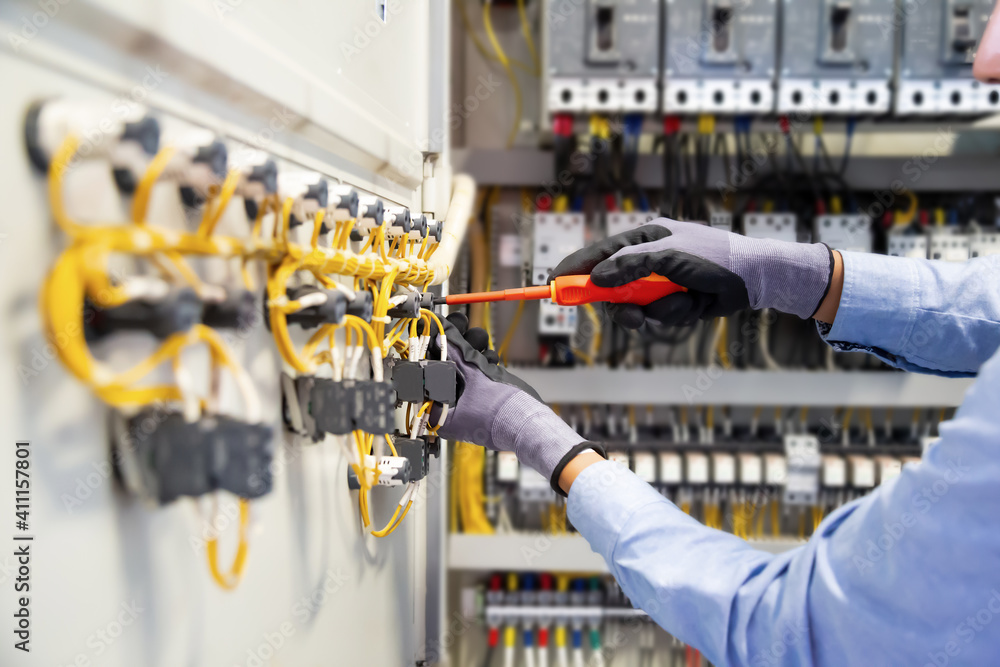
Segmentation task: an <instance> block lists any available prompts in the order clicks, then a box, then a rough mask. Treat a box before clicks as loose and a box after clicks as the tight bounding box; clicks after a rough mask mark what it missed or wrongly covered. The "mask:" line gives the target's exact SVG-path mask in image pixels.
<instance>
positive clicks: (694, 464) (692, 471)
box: [684, 452, 708, 484]
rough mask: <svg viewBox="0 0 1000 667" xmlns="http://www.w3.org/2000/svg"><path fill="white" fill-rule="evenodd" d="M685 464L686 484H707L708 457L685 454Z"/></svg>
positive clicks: (697, 454) (693, 453) (691, 453)
mask: <svg viewBox="0 0 1000 667" xmlns="http://www.w3.org/2000/svg"><path fill="white" fill-rule="evenodd" d="M684 460H685V462H686V463H687V476H686V480H685V481H687V483H688V484H708V457H707V456H705V455H704V454H699V453H698V452H687V453H686V454H685V455H684Z"/></svg>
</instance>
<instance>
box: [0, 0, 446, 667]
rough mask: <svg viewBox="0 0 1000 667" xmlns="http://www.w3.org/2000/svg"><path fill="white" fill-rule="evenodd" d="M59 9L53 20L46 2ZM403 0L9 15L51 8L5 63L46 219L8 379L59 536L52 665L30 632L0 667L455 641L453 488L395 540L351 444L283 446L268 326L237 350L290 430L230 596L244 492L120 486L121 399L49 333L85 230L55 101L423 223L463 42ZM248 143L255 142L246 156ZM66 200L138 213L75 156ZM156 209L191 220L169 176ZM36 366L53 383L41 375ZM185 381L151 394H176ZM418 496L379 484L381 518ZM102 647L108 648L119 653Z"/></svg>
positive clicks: (7, 266) (20, 260)
mask: <svg viewBox="0 0 1000 667" xmlns="http://www.w3.org/2000/svg"><path fill="white" fill-rule="evenodd" d="M49 6H51V7H52V8H53V9H54V11H55V14H54V15H52V14H46V13H45V12H44V11H43V10H44V9H45V8H46V7H49ZM386 8H387V9H386V13H385V17H384V18H385V20H384V21H383V20H382V19H381V18H379V17H377V16H376V14H375V12H374V9H375V3H374V2H358V3H342V2H334V3H310V5H309V8H308V11H306V10H305V8H304V7H302V6H299V5H296V4H294V3H285V2H280V1H278V0H256V1H255V2H238V1H236V0H225V1H223V2H175V1H172V0H129V1H127V2H126V1H125V0H91V1H88V2H81V3H66V2H62V3H57V2H53V3H41V4H39V3H37V2H33V1H29V0H12V1H10V2H4V3H0V27H2V28H3V34H4V35H16V36H20V35H21V34H22V33H21V31H22V29H23V28H24V25H25V24H26V23H27V24H29V25H32V26H33V25H34V24H31V21H32V17H33V16H34V17H38V16H43V17H44V20H45V25H44V27H43V28H40V29H37V30H34V29H33V30H32V34H31V35H30V39H29V40H28V41H27V43H26V45H25V46H24V47H23V48H21V49H17V50H15V49H7V50H5V51H4V52H3V53H2V54H0V70H2V71H3V73H4V75H3V79H4V84H5V88H4V90H5V97H4V99H5V102H4V105H3V107H2V110H0V127H2V128H3V132H2V133H0V149H2V152H3V155H4V161H3V164H2V166H0V174H2V178H3V181H4V183H5V184H6V186H7V187H6V188H5V192H6V195H7V196H6V198H5V205H6V210H7V212H8V214H9V215H12V216H15V217H16V218H17V219H19V220H24V221H30V223H26V224H24V225H20V226H18V227H17V231H16V232H12V233H11V234H10V235H9V236H8V235H7V234H3V235H0V239H2V240H0V263H2V264H3V266H4V277H5V280H4V283H3V287H2V288H0V306H2V308H3V311H4V313H6V314H7V315H6V316H7V320H6V325H5V340H6V343H7V344H6V345H5V347H4V353H3V355H2V357H0V365H2V366H3V367H4V368H6V369H7V371H8V372H5V373H4V374H3V380H2V385H0V386H2V388H0V396H2V397H3V398H4V399H5V400H3V401H0V424H3V427H2V430H3V434H4V439H5V442H7V443H13V442H14V441H15V440H30V441H31V442H32V448H33V452H34V458H33V468H32V473H33V479H32V484H33V491H34V494H33V498H32V518H33V520H34V521H35V526H33V528H35V527H37V540H38V541H37V542H36V544H38V545H39V547H38V550H37V552H36V555H35V560H34V562H33V565H34V567H35V576H36V580H35V581H33V582H32V583H33V584H37V585H34V586H33V587H32V591H31V612H32V626H33V627H32V629H33V640H32V644H31V654H30V656H22V655H21V653H20V652H19V651H15V650H14V649H13V648H12V642H10V641H8V642H5V643H4V645H3V646H2V647H0V664H4V665H18V664H28V663H26V662H24V659H25V658H27V657H30V660H29V661H28V662H30V663H32V664H48V665H83V664H94V665H97V664H99V665H102V666H104V667H133V666H135V665H150V666H153V665H162V666H170V665H182V664H204V665H222V664H225V665H253V664H268V663H270V664H279V663H280V664H284V665H305V664H322V663H329V662H330V661H331V659H332V660H333V661H334V662H337V663H338V664H356V665H362V664H371V665H389V664H393V665H402V664H411V665H412V664H415V663H416V662H419V661H421V660H423V659H424V658H425V657H427V652H428V651H433V650H434V644H431V643H429V642H428V638H427V636H426V635H425V630H426V626H425V624H426V623H428V614H427V613H426V612H425V609H427V607H426V604H427V600H428V591H432V590H434V588H433V584H430V583H429V581H428V578H427V572H428V563H427V562H426V560H425V558H426V557H427V556H428V554H430V553H432V552H434V551H436V549H437V548H436V546H435V545H433V544H430V543H429V542H428V539H427V535H428V527H427V526H428V512H427V508H428V507H429V506H433V503H434V502H435V500H434V497H435V493H434V492H432V493H428V494H426V497H422V498H419V499H418V500H417V502H416V503H415V504H414V506H413V508H412V509H411V511H410V513H409V516H408V518H407V520H406V521H405V522H404V523H403V524H401V526H400V528H399V530H397V531H396V532H395V533H394V534H393V535H391V536H390V537H388V538H386V539H384V540H382V541H379V540H376V539H374V538H372V537H365V536H364V535H363V534H362V533H361V531H360V529H359V524H358V512H357V499H356V494H353V495H352V494H351V493H350V492H349V491H348V489H347V475H346V462H345V459H344V457H343V455H342V454H341V450H340V449H339V448H338V447H336V445H335V444H334V443H332V442H325V443H322V444H319V445H313V444H308V445H305V444H304V443H302V442H299V441H297V440H292V439H288V438H284V439H283V438H282V437H281V426H280V414H279V413H280V403H281V399H280V394H279V386H280V383H279V377H278V371H279V368H280V365H279V362H278V360H277V355H276V352H275V348H274V344H273V340H272V338H271V336H270V334H269V332H268V331H267V329H266V327H264V326H263V324H262V322H260V321H259V320H258V321H257V322H256V323H254V325H253V326H248V327H247V328H246V330H245V331H244V330H241V331H239V335H236V334H235V333H234V334H233V335H232V339H233V340H232V341H231V343H230V344H231V347H232V348H233V351H234V354H235V355H236V356H237V358H238V360H239V362H240V363H241V364H244V365H245V367H246V368H247V371H248V373H249V375H250V377H251V378H252V380H253V382H254V384H255V386H256V387H257V389H258V392H260V398H261V403H262V405H263V407H264V414H263V417H264V420H265V423H267V424H271V425H274V427H275V450H276V451H275V459H274V478H275V481H274V489H273V491H272V492H271V493H270V494H268V495H267V496H265V497H264V498H262V499H260V500H257V501H254V502H253V503H252V505H251V518H250V525H249V552H248V556H247V565H246V570H245V573H244V575H243V579H242V582H241V584H240V586H239V587H238V588H237V589H236V590H234V591H223V590H220V589H219V588H218V587H216V585H215V584H214V583H213V581H212V580H211V578H210V575H209V572H208V567H207V565H206V539H208V538H209V537H211V536H213V535H218V536H219V561H220V562H222V563H223V567H226V566H227V565H228V562H229V561H231V559H232V558H233V555H234V554H235V552H236V539H235V538H236V533H237V532H238V526H237V523H238V521H237V519H236V517H237V516H238V509H237V503H236V501H235V500H234V498H233V497H231V496H225V495H224V496H223V497H221V498H219V502H218V510H219V513H218V515H214V514H213V512H212V503H211V502H209V499H206V502H205V503H204V504H203V505H198V504H196V503H195V502H193V501H191V500H181V501H177V502H175V503H172V504H170V505H168V506H164V507H158V508H157V507H148V506H145V505H144V504H142V503H141V502H138V501H135V500H130V499H129V498H128V497H126V495H125V494H123V493H122V492H121V489H120V487H119V484H118V482H117V481H116V480H115V479H114V475H113V472H112V469H111V466H110V464H109V439H110V436H109V433H108V429H107V417H108V407H107V406H106V405H105V404H103V403H102V402H101V401H100V400H98V399H97V398H96V397H95V396H94V395H93V394H92V393H91V391H90V390H89V389H88V388H87V387H86V386H84V385H83V384H82V383H81V382H79V381H77V380H76V379H75V378H73V377H71V376H70V374H69V373H68V372H67V371H66V370H65V368H64V367H63V366H62V364H61V363H60V361H59V360H58V359H56V358H55V354H54V352H51V350H52V348H51V346H50V345H49V344H48V342H47V340H46V339H45V337H44V335H43V332H42V330H41V328H40V322H39V317H38V309H37V304H38V301H39V299H38V296H39V289H40V286H41V285H42V283H43V281H44V279H45V277H46V273H47V272H48V270H49V268H50V267H51V266H52V264H53V261H54V259H55V258H56V256H57V254H58V253H59V252H60V251H61V250H62V249H63V248H64V247H65V246H66V244H67V239H66V238H65V237H64V235H61V234H60V233H59V232H58V230H56V228H55V225H54V224H53V222H52V216H51V213H50V210H49V207H48V200H47V197H46V182H45V179H44V178H43V177H41V176H39V175H38V174H37V173H36V172H35V171H34V170H33V169H32V167H31V165H30V164H29V161H28V158H27V156H26V154H25V147H24V143H23V136H22V135H23V130H22V128H23V124H24V119H25V112H26V111H27V109H28V108H29V106H30V105H31V104H32V103H33V102H35V101H37V100H40V99H50V98H56V97H58V98H66V99H76V98H79V99H87V100H95V101H97V102H99V103H102V104H104V105H105V107H106V108H107V109H108V114H109V116H111V117H113V116H114V115H115V114H117V113H118V112H119V109H122V108H125V107H128V106H130V105H133V104H135V103H137V102H140V101H141V102H142V104H144V105H147V106H149V107H151V108H153V109H154V110H155V112H156V113H157V114H158V115H159V116H160V117H162V118H163V119H165V120H169V119H178V118H179V119H183V121H184V122H185V123H192V124H195V125H198V126H201V127H207V128H211V130H212V131H213V132H218V133H220V134H222V135H223V136H224V137H225V138H226V140H227V142H229V141H230V140H232V141H233V142H236V143H230V160H231V161H232V162H231V163H238V162H239V160H241V159H245V154H248V153H250V152H252V151H261V150H262V151H266V152H268V153H271V154H272V155H275V156H276V157H277V159H278V160H281V161H285V162H284V164H288V165H291V164H292V163H294V164H295V165H299V166H301V167H302V168H308V169H314V170H317V171H322V172H323V173H325V174H330V175H334V176H336V177H339V178H341V179H343V181H344V182H345V183H349V184H351V185H352V186H355V187H359V188H363V189H365V190H367V191H369V192H373V193H376V194H378V195H379V196H381V197H384V198H385V199H386V200H387V201H392V202H394V203H396V204H400V205H408V206H411V207H412V208H413V209H414V210H420V206H421V201H422V194H421V184H422V182H423V177H424V174H423V165H422V162H423V153H422V151H424V150H426V149H427V141H428V138H429V136H428V135H429V129H428V127H429V124H428V114H429V111H428V110H429V107H430V96H431V95H432V94H433V91H434V90H435V87H434V85H432V82H431V80H430V71H429V63H428V53H429V51H430V46H431V41H432V40H440V41H442V42H444V41H447V37H446V35H443V34H435V32H434V30H432V29H431V28H430V25H429V3H428V2H427V1H426V0H414V1H412V2H402V3H391V2H390V3H387V4H386ZM5 39H6V38H5ZM445 81H446V78H445ZM438 90H439V92H441V93H442V95H443V94H444V90H443V88H440V87H439V88H438ZM443 99H444V98H443V97H442V104H441V108H442V109H444V108H445V107H444V103H443ZM442 119H443V114H442ZM168 125H169V123H165V124H164V136H166V134H167V131H168V130H169V129H170V128H169V127H168ZM237 144H238V145H239V146H243V147H249V148H244V149H243V150H242V152H240V151H237V150H234V147H235V146H236V145H237ZM442 166H445V165H444V164H442ZM65 199H66V203H67V207H68V208H70V209H71V211H72V212H73V214H74V215H76V216H79V217H80V218H83V219H85V220H88V221H108V222H112V221H120V220H125V219H127V216H128V211H129V209H128V203H129V202H128V200H127V199H124V200H123V198H122V197H121V195H120V193H119V192H118V191H117V189H116V187H115V183H114V181H113V179H112V178H111V174H110V169H109V168H108V164H107V163H106V162H101V161H99V160H96V161H90V160H82V161H79V162H78V163H74V164H73V166H72V167H71V169H70V170H69V171H68V173H67V176H66V189H65ZM445 204H446V202H445ZM147 217H148V218H149V219H150V220H151V221H155V222H156V223H157V224H165V222H166V221H172V220H180V221H183V224H184V225H185V226H187V229H188V231H190V230H191V229H192V228H191V227H190V226H188V225H189V224H190V221H189V220H188V219H187V217H186V216H185V209H184V207H183V206H182V204H181V202H180V200H179V198H178V196H177V188H176V185H171V184H170V183H164V184H162V187H161V186H159V185H158V186H156V187H154V189H153V192H152V197H151V200H150V205H149V210H148V213H147ZM195 224H197V220H195ZM217 229H220V230H226V233H227V234H230V233H231V234H232V235H233V236H245V235H246V233H247V230H248V226H247V219H246V214H245V213H244V212H243V206H242V204H235V205H233V206H230V207H229V209H227V211H226V213H225V214H224V215H223V217H222V218H221V219H220V220H219V223H218V227H217ZM207 264H208V262H206V266H205V267H204V269H205V271H206V272H207V274H209V275H210V276H211V277H215V278H222V277H225V276H226V275H228V274H227V273H226V271H223V269H225V267H222V266H207ZM197 268H198V270H199V271H200V270H201V268H202V267H201V266H200V264H199V266H198V267H197ZM238 273H239V272H238V270H237V272H236V277H237V279H238ZM258 287H262V283H258ZM154 347H155V340H154V339H152V337H150V336H148V335H145V334H139V333H136V334H122V335H121V338H120V339H117V338H116V340H115V341H114V344H113V345H112V344H101V345H100V346H99V349H98V350H97V352H98V353H99V354H101V355H106V357H107V359H108V360H109V363H110V364H112V366H115V365H116V364H118V362H124V361H126V357H127V358H128V360H131V359H133V358H134V355H135V354H142V353H146V354H148V353H149V352H151V351H152V350H153V349H154ZM46 350H49V352H46ZM50 352H51V353H50ZM202 352H203V350H192V354H191V356H190V358H189V359H187V360H186V362H187V363H190V367H191V368H192V369H203V368H205V367H206V366H207V361H208V360H207V354H202ZM19 366H22V367H24V368H31V369H33V373H35V374H33V375H32V376H31V377H30V378H28V379H27V380H23V379H19V377H18V374H17V372H16V370H15V369H17V368H18V367H19ZM169 371H170V369H169V367H168V368H166V369H163V372H162V373H160V371H157V372H155V373H154V374H153V375H152V376H151V380H152V381H154V382H155V381H157V378H159V379H160V380H165V379H166V378H169V377H170V373H169ZM220 403H221V404H222V409H224V410H234V411H237V410H239V408H240V404H239V400H238V398H237V394H236V392H235V391H234V387H233V386H231V383H230V382H229V379H228V378H225V379H224V381H223V383H222V391H221V394H220ZM4 451H5V452H7V453H6V454H5V455H4V456H0V462H2V463H3V465H6V466H7V468H8V469H12V466H13V462H14V459H13V447H11V446H8V447H5V448H4ZM401 492H402V490H401V489H400V490H399V491H398V492H397V491H396V490H394V489H380V490H379V492H378V493H376V492H373V493H372V506H371V512H372V514H373V515H374V520H375V521H376V522H378V523H379V524H380V525H381V524H384V523H385V522H386V521H387V520H388V519H389V517H390V516H391V515H392V511H393V509H394V508H395V507H396V503H397V501H398V499H399V495H400V493H401ZM11 497H12V496H11ZM438 497H439V498H440V496H438ZM8 537H9V535H8ZM13 562H14V560H13V557H11V556H10V554H8V555H7V556H0V568H10V567H12V565H11V564H12V563H13ZM10 585H11V582H10V580H8V582H7V586H10ZM9 590H12V589H9ZM12 604H13V597H12V596H11V595H4V596H2V598H0V611H2V613H3V614H4V616H5V617H6V618H8V619H10V618H12V617H13V607H12ZM123 619H127V620H128V623H125V622H124V621H123ZM373 624H377V625H378V627H379V633H380V637H381V639H380V640H379V641H377V642H362V641H358V638H359V637H366V636H370V634H371V632H372V627H373ZM102 635H103V636H104V637H107V638H108V641H104V640H103V639H98V637H99V636H102ZM331 656H336V657H335V658H331Z"/></svg>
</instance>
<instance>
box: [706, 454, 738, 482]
mask: <svg viewBox="0 0 1000 667" xmlns="http://www.w3.org/2000/svg"><path fill="white" fill-rule="evenodd" d="M712 481H713V482H715V483H716V484H735V483H736V464H735V462H734V460H733V455H732V454H725V453H723V452H713V453H712Z"/></svg>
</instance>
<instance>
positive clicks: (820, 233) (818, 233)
mask: <svg viewBox="0 0 1000 667" xmlns="http://www.w3.org/2000/svg"><path fill="white" fill-rule="evenodd" d="M814 240H815V241H817V242H819V243H825V244H827V245H828V246H830V247H831V248H833V249H834V250H845V251H849V252H871V251H872V219H871V218H869V217H868V216H867V215H863V214H855V215H818V216H816V220H815V236H814Z"/></svg>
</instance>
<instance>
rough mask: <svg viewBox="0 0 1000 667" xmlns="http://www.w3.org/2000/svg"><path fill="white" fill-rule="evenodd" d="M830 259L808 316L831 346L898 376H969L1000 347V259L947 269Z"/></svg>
mask: <svg viewBox="0 0 1000 667" xmlns="http://www.w3.org/2000/svg"><path fill="white" fill-rule="evenodd" d="M834 255H835V262H836V266H835V267H834V276H833V280H832V282H831V285H830V290H829V292H828V294H827V296H826V298H825V299H824V300H823V301H822V303H821V305H820V308H819V309H818V310H817V312H816V314H815V315H814V317H815V318H816V319H817V320H818V321H819V322H821V323H826V324H820V325H819V326H820V332H821V333H822V334H824V338H825V339H826V340H827V342H829V343H830V344H831V345H833V346H834V347H835V348H837V349H841V350H862V351H867V352H871V353H873V354H875V355H876V356H878V357H879V358H881V359H883V360H885V361H886V362H887V363H889V364H892V365H894V366H897V367H899V368H903V369H906V370H912V371H918V372H928V373H936V374H942V375H971V374H975V373H976V371H977V370H978V368H979V366H980V365H982V363H983V362H985V361H986V359H988V358H989V357H990V356H991V355H992V354H993V352H994V351H995V350H996V349H997V347H998V345H1000V257H985V258H980V259H976V260H971V261H969V262H965V263H962V264H952V263H948V262H941V261H927V260H917V259H906V258H901V257H886V256H882V255H872V254H866V253H843V255H841V254H840V253H839V252H838V253H834ZM837 260H839V261H837Z"/></svg>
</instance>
